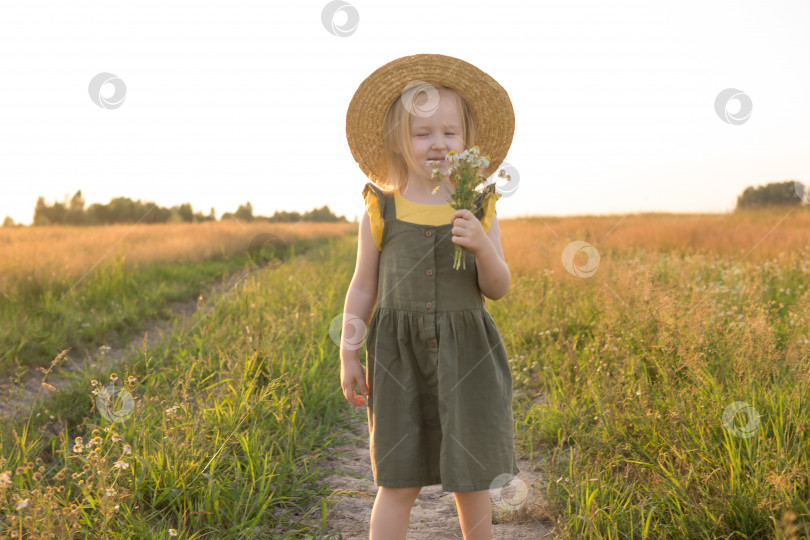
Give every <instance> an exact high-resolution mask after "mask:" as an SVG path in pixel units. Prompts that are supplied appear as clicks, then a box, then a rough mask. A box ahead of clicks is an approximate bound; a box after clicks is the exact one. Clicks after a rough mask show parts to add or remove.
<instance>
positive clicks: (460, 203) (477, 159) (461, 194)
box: [428, 146, 489, 270]
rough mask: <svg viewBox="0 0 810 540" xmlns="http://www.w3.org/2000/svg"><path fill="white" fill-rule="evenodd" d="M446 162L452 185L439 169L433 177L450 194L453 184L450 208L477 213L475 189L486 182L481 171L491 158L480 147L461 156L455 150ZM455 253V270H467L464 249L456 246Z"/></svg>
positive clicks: (435, 191)
mask: <svg viewBox="0 0 810 540" xmlns="http://www.w3.org/2000/svg"><path fill="white" fill-rule="evenodd" d="M445 160H446V161H447V162H448V163H449V164H450V168H449V169H448V171H447V172H448V175H449V177H450V183H449V184H448V183H446V181H445V180H444V177H443V176H442V173H441V171H440V170H439V169H437V168H434V169H433V177H434V178H436V180H437V181H438V182H439V184H440V185H441V183H442V182H445V185H446V186H447V191H448V192H450V187H451V185H450V184H452V187H453V188H454V189H453V192H452V194H451V195H450V198H449V199H448V202H449V203H450V206H451V207H452V208H455V209H456V210H461V209H467V210H470V211H471V212H473V213H475V212H477V211H478V208H476V206H475V196H476V195H477V192H476V190H475V188H476V187H478V186H479V185H480V184H482V183H484V182H486V176H484V175H483V174H481V173H480V172H479V171H480V170H482V169H486V168H487V167H488V166H489V156H480V155H479V151H478V147H477V146H473V147H472V148H470V149H468V150H465V151H464V152H462V153H461V154H456V153H455V152H454V151H453V150H450V152H448V153H447V156H446V157H445ZM428 164H429V165H435V164H436V162H435V161H433V160H428ZM432 193H433V195H435V194H436V193H438V186H437V187H436V188H435V189H434V190H433V192H432ZM454 253H455V255H454V261H453V268H454V269H456V270H458V269H459V268H467V261H466V259H465V257H464V248H463V247H462V246H459V245H458V244H456V247H455V250H454Z"/></svg>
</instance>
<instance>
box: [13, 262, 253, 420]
mask: <svg viewBox="0 0 810 540" xmlns="http://www.w3.org/2000/svg"><path fill="white" fill-rule="evenodd" d="M260 268H261V266H260V265H251V266H249V267H245V268H243V269H241V270H235V271H234V272H233V274H232V275H230V276H228V278H227V280H222V279H220V280H218V281H216V282H215V283H213V284H212V285H209V286H208V288H207V289H206V290H205V291H203V292H202V293H200V295H199V296H198V297H197V298H191V299H188V300H182V301H176V302H173V303H172V304H171V305H170V306H169V310H170V313H171V314H170V315H169V316H168V317H164V318H160V319H157V318H153V319H149V320H146V321H143V322H141V323H140V324H139V325H138V327H137V328H134V329H132V330H131V332H129V333H127V334H123V335H122V334H117V335H114V336H113V337H112V338H111V340H110V344H111V345H110V346H108V347H104V346H102V347H101V348H99V349H97V350H95V351H87V352H86V353H84V354H82V353H80V352H77V351H76V350H75V349H71V350H70V351H69V352H68V353H67V354H66V355H65V356H64V357H63V358H62V359H61V360H60V361H59V362H58V363H57V365H56V366H55V367H54V369H53V371H52V372H51V373H50V374H49V375H48V377H47V378H46V380H45V381H46V383H48V385H50V386H52V387H53V388H48V387H47V386H45V387H42V397H43V398H45V397H46V396H47V395H48V394H49V393H50V392H53V391H54V390H53V389H54V388H55V389H62V388H64V387H66V386H68V385H69V384H70V383H71V381H72V380H73V379H75V377H76V375H77V374H78V373H81V372H82V370H84V369H85V368H88V367H89V368H90V369H92V370H93V371H94V372H95V374H96V375H95V377H96V378H98V377H102V376H103V375H104V374H107V375H108V374H109V371H110V369H111V366H114V365H116V363H118V362H120V361H121V360H122V359H123V358H126V357H128V356H129V355H134V354H136V353H137V351H138V349H140V348H142V347H143V341H144V338H145V337H146V338H147V345H148V346H149V348H150V349H151V348H152V347H153V346H154V345H156V344H157V343H160V342H161V341H162V340H163V339H164V337H165V335H166V334H167V333H169V334H170V333H171V331H172V327H173V325H174V323H175V321H178V322H179V327H181V328H182V327H183V325H184V324H185V323H186V322H187V321H189V320H190V318H191V316H192V315H193V314H194V312H196V311H197V305H198V301H199V302H202V301H203V300H205V303H206V304H208V299H209V298H218V297H219V296H220V295H221V294H222V293H223V291H226V290H230V289H231V288H232V287H233V286H234V285H236V284H237V283H238V282H239V281H241V280H242V279H244V278H245V277H247V276H248V275H249V274H251V273H253V272H255V271H256V270H258V269H260ZM202 309H206V310H209V309H212V308H211V307H210V306H206V307H204V308H202ZM59 352H60V351H56V353H59ZM55 356H56V354H54V357H55ZM42 377H43V371H42V368H32V367H29V368H27V370H26V372H25V373H24V374H22V375H21V376H20V378H19V382H18V381H16V380H15V379H14V378H12V377H10V376H7V375H3V376H0V418H11V417H13V416H18V417H19V416H20V415H24V414H27V413H28V411H29V410H30V407H31V405H32V404H33V403H34V401H35V400H36V398H37V395H38V394H39V392H40V387H41V386H42V385H41V383H42ZM91 378H93V377H91ZM87 384H88V388H89V384H90V381H89V380H88V381H87Z"/></svg>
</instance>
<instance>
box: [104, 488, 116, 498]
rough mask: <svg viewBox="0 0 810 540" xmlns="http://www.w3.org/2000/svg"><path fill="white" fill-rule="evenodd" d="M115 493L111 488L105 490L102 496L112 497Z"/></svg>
mask: <svg viewBox="0 0 810 540" xmlns="http://www.w3.org/2000/svg"><path fill="white" fill-rule="evenodd" d="M116 493H118V492H117V491H115V490H114V489H113V488H107V491H106V492H105V493H104V495H106V496H107V497H112V496H113V495H115V494H116Z"/></svg>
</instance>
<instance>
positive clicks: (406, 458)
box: [340, 54, 519, 540]
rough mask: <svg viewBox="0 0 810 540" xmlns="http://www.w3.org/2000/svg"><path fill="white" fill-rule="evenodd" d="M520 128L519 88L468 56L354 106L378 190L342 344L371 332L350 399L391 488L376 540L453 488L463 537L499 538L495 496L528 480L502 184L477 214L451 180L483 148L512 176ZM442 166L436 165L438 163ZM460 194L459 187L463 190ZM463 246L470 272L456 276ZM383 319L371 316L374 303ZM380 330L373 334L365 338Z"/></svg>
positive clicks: (347, 354) (401, 80) (482, 198)
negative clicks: (500, 319) (507, 341)
mask: <svg viewBox="0 0 810 540" xmlns="http://www.w3.org/2000/svg"><path fill="white" fill-rule="evenodd" d="M513 133H514V112H513V110H512V104H511V102H510V100H509V96H508V95H507V93H506V91H505V90H504V89H503V88H502V87H501V86H500V85H499V84H498V83H497V82H496V81H495V80H494V79H492V77H490V76H489V75H487V74H486V73H484V72H483V71H481V70H479V69H478V68H476V67H475V66H472V65H470V64H468V63H466V62H464V61H462V60H459V59H457V58H452V57H448V56H442V55H436V54H419V55H414V56H408V57H404V58H400V59H398V60H395V61H393V62H390V63H388V64H386V65H384V66H383V67H381V68H379V69H378V70H377V71H375V72H374V73H372V74H371V75H370V76H369V77H368V78H367V79H366V80H365V81H364V82H363V83H362V84H361V85H360V87H359V88H358V90H357V92H356V93H355V95H354V97H353V98H352V101H351V103H350V105H349V110H348V113H347V121H346V136H347V139H348V142H349V146H350V148H351V151H352V155H353V156H354V158H355V160H356V161H357V162H358V164H359V165H360V168H361V169H362V170H363V172H364V173H365V174H366V175H367V176H368V177H369V179H371V180H373V182H369V183H367V184H366V185H365V187H364V189H363V191H362V194H363V197H364V200H365V208H366V212H365V213H364V214H363V218H362V220H361V223H360V230H359V238H358V251H357V266H356V269H355V273H354V277H353V279H352V282H351V285H350V286H349V290H348V294H347V295H346V303H345V307H344V318H343V321H344V323H343V325H344V327H343V335H344V336H350V335H352V333H353V332H356V330H357V328H356V327H357V326H363V325H359V324H358V323H359V321H362V323H363V324H364V325H365V324H366V323H367V328H368V332H367V334H366V342H365V343H366V369H367V371H368V378H367V379H366V377H365V375H364V373H363V367H362V365H361V364H360V359H359V352H358V347H357V346H355V347H352V346H351V345H350V344H348V343H347V342H346V341H344V340H341V348H340V358H341V374H340V378H341V386H342V388H343V394H344V396H345V397H346V399H347V400H348V401H349V403H351V404H353V405H356V406H361V405H363V404H364V403H365V401H364V398H363V397H362V396H360V395H356V394H355V385H358V386H359V388H360V392H361V393H362V394H363V395H365V396H367V399H368V424H369V436H370V441H369V446H370V454H371V466H372V472H373V475H374V482H375V484H376V485H377V486H379V490H378V492H377V496H376V499H375V501H374V507H373V509H372V514H371V524H370V525H371V533H370V538H371V539H372V540H382V539H388V538H391V539H403V538H405V533H406V532H407V529H408V522H409V517H410V510H411V507H412V506H413V503H414V501H415V500H416V497H417V495H418V494H419V491H420V489H421V486H427V485H433V484H441V485H442V488H443V489H444V490H445V491H452V492H453V494H454V497H455V500H456V504H457V506H458V512H459V522H460V525H461V529H462V532H463V534H464V538H465V539H466V540H472V539H476V540H477V539H489V538H490V537H491V531H492V508H491V501H490V491H489V490H490V488H492V487H500V486H501V485H503V483H504V482H503V481H502V480H503V479H502V478H501V479H500V480H501V482H500V484H499V485H497V486H494V485H493V482H494V481H495V479H496V478H497V477H499V476H502V475H508V477H511V476H513V475H516V474H517V473H518V472H519V470H518V467H517V460H516V455H515V449H514V443H513V441H514V426H513V420H512V375H511V372H510V369H509V364H508V360H507V356H506V350H505V349H504V346H503V342H502V340H501V336H500V334H499V332H498V329H497V327H496V326H495V323H494V321H493V319H492V317H491V316H490V314H489V312H488V311H487V310H486V300H485V297H487V298H490V299H493V300H497V299H499V298H501V297H503V296H504V295H505V294H506V292H507V290H508V289H509V280H510V275H509V269H508V268H507V266H506V263H505V262H504V258H503V251H502V249H501V242H500V235H499V232H498V222H497V218H496V216H495V202H496V201H497V200H498V198H499V197H500V194H499V193H497V192H496V191H495V184H494V183H493V184H489V185H488V186H487V188H486V189H484V190H483V191H482V192H480V193H479V194H478V196H477V198H476V203H477V204H476V208H477V210H476V211H475V212H474V213H473V212H471V211H470V210H454V209H453V208H452V207H451V206H450V204H449V203H447V202H445V201H446V200H447V198H448V195H449V193H447V192H446V191H445V188H444V186H445V184H446V182H442V183H441V185H440V184H439V183H438V182H437V181H436V179H435V178H433V177H432V173H433V167H434V166H438V168H439V170H440V171H441V173H442V174H443V175H444V177H445V179H448V178H449V175H448V164H447V163H445V161H444V160H443V158H444V157H445V156H446V155H447V153H448V152H449V151H451V150H453V151H455V152H456V153H461V152H463V151H464V150H466V149H468V148H471V147H472V146H475V145H477V146H479V148H480V152H481V155H488V156H489V157H490V160H491V161H490V166H489V167H488V168H487V169H486V171H483V172H484V173H485V174H486V175H487V176H488V175H490V174H492V173H493V172H494V171H496V170H497V169H498V166H499V165H500V163H501V162H502V161H503V158H504V157H505V156H506V152H507V150H508V149H509V146H510V144H511V142H512V135H513ZM428 161H433V162H437V163H436V164H435V165H434V163H428ZM451 189H452V187H451ZM456 245H459V246H462V247H464V248H465V251H464V256H465V257H466V268H465V269H459V270H455V269H453V251H454V248H455V246H456ZM375 304H376V309H375V310H374V312H373V314H372V313H371V312H372V309H373V308H374V307H375ZM365 328H366V326H363V329H364V330H365Z"/></svg>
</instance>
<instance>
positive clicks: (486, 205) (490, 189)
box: [476, 184, 501, 232]
mask: <svg viewBox="0 0 810 540" xmlns="http://www.w3.org/2000/svg"><path fill="white" fill-rule="evenodd" d="M500 198H501V194H500V193H498V192H497V191H495V184H490V185H489V186H487V187H486V189H485V190H484V191H483V192H482V193H481V194H480V195H479V196H478V199H479V201H480V204H481V207H480V209H479V210H478V212H477V213H476V217H478V219H479V220H481V227H482V228H483V229H484V232H488V231H489V228H490V227H492V220H493V218H494V216H495V202H497V200H498V199H500Z"/></svg>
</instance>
